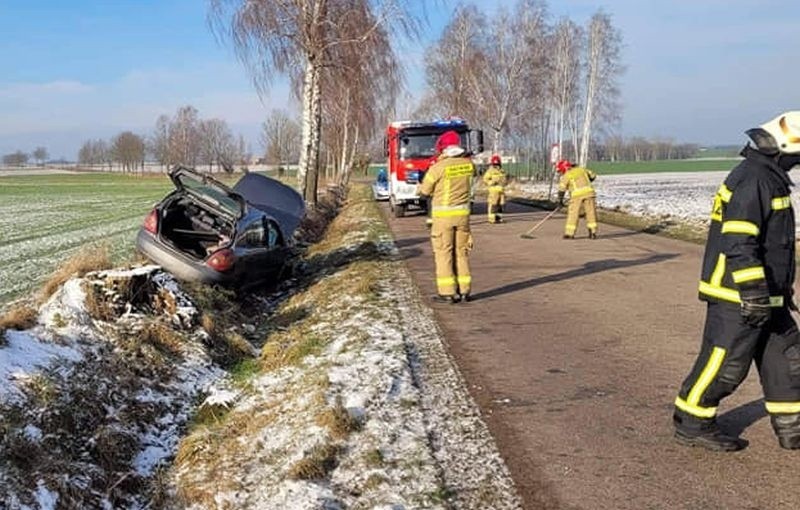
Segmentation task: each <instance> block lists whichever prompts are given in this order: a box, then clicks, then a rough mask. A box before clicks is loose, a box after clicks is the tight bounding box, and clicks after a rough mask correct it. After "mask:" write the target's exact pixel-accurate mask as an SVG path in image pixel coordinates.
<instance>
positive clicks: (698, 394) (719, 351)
mask: <svg viewBox="0 0 800 510" xmlns="http://www.w3.org/2000/svg"><path fill="white" fill-rule="evenodd" d="M724 359H725V349H723V348H722V347H714V348H713V349H712V350H711V356H709V357H708V362H707V363H706V366H705V368H703V371H702V372H700V377H698V378H697V382H695V383H694V386H692V389H691V390H690V391H689V395H688V396H687V397H686V403H687V404H689V405H690V406H696V405H697V404H699V403H700V399H701V398H702V397H703V393H705V392H706V390H707V389H708V387H709V386H710V385H711V383H712V382H714V378H715V377H716V376H717V373H719V368H720V367H721V366H722V362H723V360H724Z"/></svg>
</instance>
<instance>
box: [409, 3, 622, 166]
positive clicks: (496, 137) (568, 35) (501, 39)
mask: <svg viewBox="0 0 800 510" xmlns="http://www.w3.org/2000/svg"><path fill="white" fill-rule="evenodd" d="M621 45H622V35H621V33H620V31H619V30H618V29H617V28H616V27H615V26H614V25H613V22H612V19H611V16H610V15H609V14H608V13H606V12H605V11H603V10H602V9H601V10H598V11H597V12H595V13H594V14H593V15H592V16H591V18H590V19H589V20H588V22H587V23H586V24H585V25H583V26H581V25H578V24H577V23H575V22H574V21H572V20H571V19H569V18H566V17H564V18H561V19H558V20H555V21H553V20H551V18H550V16H549V14H548V11H547V4H546V3H545V2H544V1H537V0H519V1H518V2H517V3H516V4H515V5H514V6H513V8H512V9H506V8H500V9H498V10H497V11H496V13H495V14H494V15H491V16H490V15H488V14H486V13H485V12H483V11H482V10H481V9H480V8H478V7H477V6H475V5H464V6H461V7H459V8H458V9H456V11H455V12H454V14H453V16H452V18H451V20H450V22H449V23H448V25H447V26H446V28H445V29H444V32H443V34H442V36H441V38H440V39H439V40H438V41H437V42H436V43H435V44H434V45H433V46H432V47H431V48H429V49H428V50H427V52H426V55H429V58H427V60H426V64H425V67H426V78H427V87H428V90H427V93H426V96H425V98H424V100H423V101H422V103H421V104H420V106H419V108H418V109H417V111H416V113H417V116H421V115H428V116H431V115H436V116H447V115H458V116H464V117H467V118H468V119H470V120H472V121H473V122H474V123H476V124H478V125H481V126H484V128H485V129H487V130H488V131H489V132H490V133H491V135H492V137H491V147H492V150H494V151H501V150H505V151H513V152H527V153H530V154H535V155H536V157H537V159H538V160H539V164H540V166H542V167H546V166H547V165H548V163H549V161H548V160H549V155H550V147H551V145H552V144H554V143H557V144H559V146H560V147H561V149H562V155H563V156H564V157H569V158H571V159H573V160H575V161H578V162H579V163H581V164H585V163H586V161H587V160H588V159H589V157H590V155H591V154H593V151H592V146H593V144H594V143H596V140H597V139H598V138H600V136H598V135H602V134H605V133H609V132H613V130H614V128H615V127H616V125H617V121H618V120H619V118H620V105H619V88H618V79H619V77H620V75H621V73H622V72H623V69H624V68H623V66H622V63H621V53H620V51H621Z"/></svg>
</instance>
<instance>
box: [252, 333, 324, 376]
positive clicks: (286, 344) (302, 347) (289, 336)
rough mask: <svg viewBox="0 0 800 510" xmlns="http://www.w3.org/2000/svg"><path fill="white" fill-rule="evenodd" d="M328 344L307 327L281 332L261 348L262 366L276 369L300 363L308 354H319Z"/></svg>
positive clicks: (265, 368)
mask: <svg viewBox="0 0 800 510" xmlns="http://www.w3.org/2000/svg"><path fill="white" fill-rule="evenodd" d="M326 344H327V342H325V341H323V339H322V338H320V337H319V336H317V335H315V334H312V333H310V332H308V331H307V330H306V328H303V330H300V331H298V330H295V329H292V330H289V331H285V332H281V333H280V334H278V335H277V336H276V338H275V339H274V340H270V341H269V342H267V343H266V344H265V345H264V347H262V348H261V356H260V357H259V359H260V361H261V368H262V369H264V370H276V369H278V368H281V367H285V366H296V365H299V364H300V363H301V362H302V361H303V360H304V359H305V358H306V356H311V355H316V354H319V353H320V352H321V351H322V349H323V347H325V345H326Z"/></svg>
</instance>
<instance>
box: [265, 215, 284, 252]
mask: <svg viewBox="0 0 800 510" xmlns="http://www.w3.org/2000/svg"><path fill="white" fill-rule="evenodd" d="M265 223H266V224H267V243H268V246H269V247H270V248H273V247H274V246H276V245H277V244H278V240H279V239H280V235H281V233H280V230H278V225H276V224H275V222H274V221H269V220H267V221H265Z"/></svg>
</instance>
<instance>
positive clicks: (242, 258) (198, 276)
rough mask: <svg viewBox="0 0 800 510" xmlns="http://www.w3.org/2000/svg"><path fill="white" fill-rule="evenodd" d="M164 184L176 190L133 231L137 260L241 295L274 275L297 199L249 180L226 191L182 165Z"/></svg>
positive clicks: (285, 253)
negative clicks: (240, 290) (141, 257)
mask: <svg viewBox="0 0 800 510" xmlns="http://www.w3.org/2000/svg"><path fill="white" fill-rule="evenodd" d="M170 178H171V179H172V182H173V184H175V190H174V191H172V192H171V193H170V194H169V195H167V196H166V197H165V198H164V199H163V200H161V202H159V203H158V204H157V205H156V206H155V208H154V209H153V210H152V211H151V212H150V214H149V215H148V216H147V218H145V221H144V224H143V225H142V227H141V229H140V230H139V234H138V236H137V238H136V247H137V248H138V250H139V251H140V252H141V253H143V254H144V255H145V256H146V257H147V258H148V259H150V260H152V261H153V262H155V263H156V264H159V265H160V266H162V267H163V268H164V269H166V270H167V271H169V272H171V273H173V274H174V275H175V276H176V277H177V278H179V279H182V280H188V281H199V282H203V283H216V284H222V285H226V286H231V287H237V288H246V287H251V286H255V285H258V284H262V283H266V282H268V281H269V280H270V279H274V278H275V277H276V276H277V275H279V274H280V272H281V270H282V269H283V268H284V267H285V265H286V263H287V262H288V261H289V260H290V258H291V257H292V253H293V250H292V248H293V244H294V242H293V240H294V232H295V229H297V227H298V226H299V225H300V221H301V220H302V218H303V215H304V214H305V203H304V201H303V198H302V197H301V196H300V194H299V193H297V192H296V191H295V190H294V189H292V188H290V187H289V186H286V185H285V184H283V183H281V182H279V181H277V180H275V179H270V178H269V177H266V176H263V175H258V174H254V173H249V174H245V175H244V177H242V178H241V179H240V180H239V181H238V182H237V183H236V185H235V186H233V188H229V187H228V186H226V185H225V184H222V183H221V182H219V181H217V180H215V179H213V178H212V177H210V176H209V175H207V174H204V173H201V172H197V171H196V170H194V169H191V168H186V167H182V166H179V167H176V168H174V169H173V170H172V171H171V172H170Z"/></svg>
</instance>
